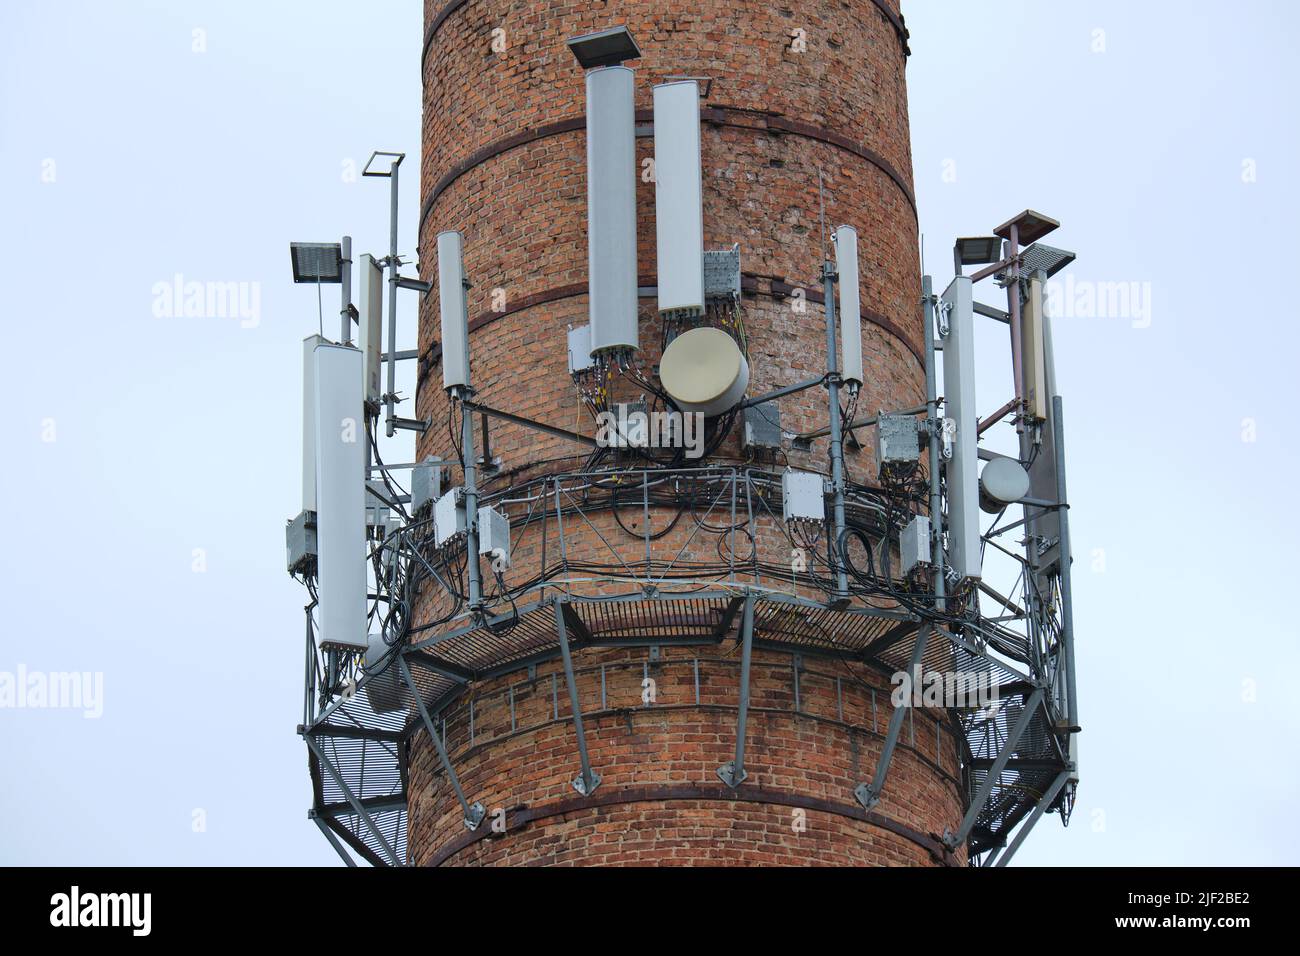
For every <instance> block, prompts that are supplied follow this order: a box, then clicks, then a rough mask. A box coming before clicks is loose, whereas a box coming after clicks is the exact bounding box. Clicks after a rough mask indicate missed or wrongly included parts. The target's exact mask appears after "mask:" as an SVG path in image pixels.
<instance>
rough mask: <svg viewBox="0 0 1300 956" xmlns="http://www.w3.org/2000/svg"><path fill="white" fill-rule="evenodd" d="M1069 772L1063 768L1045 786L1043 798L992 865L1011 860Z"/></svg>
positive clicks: (1068, 775)
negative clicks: (1046, 786) (1048, 785)
mask: <svg viewBox="0 0 1300 956" xmlns="http://www.w3.org/2000/svg"><path fill="white" fill-rule="evenodd" d="M1071 773H1073V771H1071V770H1063V771H1061V773H1060V774H1058V775H1057V778H1056V780H1055V781H1053V783H1052V785H1051V786H1050V787H1048V788H1047V792H1046V793H1045V794H1043V799H1041V800H1039V801H1038V806H1036V807H1034V812H1033V813H1031V814H1030V815H1029V819H1028V820H1026V821H1025V822H1024V824H1023V825H1022V826H1021V827H1020V830H1019V832H1017V833H1016V838H1015V839H1014V840H1012V841H1011V845H1010V846H1009V847H1007V848H1006V849H1005V850H1003V851H1002V854H1001V855H1000V856H998V857H997V858H996V859H995V861H994V863H993V865H994V866H1006V865H1007V864H1008V863H1010V862H1011V858H1012V857H1013V856H1015V855H1016V851H1017V850H1019V849H1020V844H1022V843H1024V842H1025V837H1027V836H1029V831H1030V830H1032V829H1033V828H1034V827H1035V826H1036V825H1037V824H1038V821H1039V820H1040V819H1041V818H1042V816H1043V814H1044V813H1046V812H1047V808H1048V807H1050V806H1051V805H1052V803H1053V802H1054V801H1055V800H1056V795H1057V794H1058V793H1060V792H1061V788H1062V787H1064V786H1065V784H1066V781H1068V780H1069V779H1070V774H1071Z"/></svg>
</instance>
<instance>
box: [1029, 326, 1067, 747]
mask: <svg viewBox="0 0 1300 956" xmlns="http://www.w3.org/2000/svg"><path fill="white" fill-rule="evenodd" d="M1042 327H1043V383H1044V384H1043V387H1044V389H1046V392H1047V396H1048V397H1047V401H1048V402H1049V405H1048V412H1049V414H1048V420H1047V421H1046V422H1045V423H1044V425H1043V428H1042V430H1041V435H1042V442H1043V443H1042V446H1041V447H1040V448H1039V449H1038V454H1037V455H1035V456H1034V461H1033V463H1032V464H1031V465H1030V466H1029V494H1030V495H1031V496H1032V497H1034V498H1041V499H1042V500H1043V501H1055V500H1056V495H1057V484H1056V432H1055V424H1056V423H1055V422H1053V421H1052V420H1051V414H1050V411H1051V406H1050V401H1051V396H1053V395H1056V394H1057V391H1056V364H1055V361H1054V357H1053V355H1052V320H1051V318H1050V317H1048V315H1047V313H1046V312H1043V313H1042ZM1029 533H1030V534H1031V535H1032V536H1033V537H1034V539H1035V543H1036V547H1034V548H1033V549H1031V551H1030V553H1031V555H1032V556H1033V558H1034V560H1035V564H1036V567H1037V571H1038V575H1039V578H1038V588H1039V591H1040V593H1043V594H1047V593H1049V592H1048V583H1049V582H1048V576H1049V575H1051V574H1053V573H1055V572H1056V571H1057V569H1058V568H1057V563H1058V562H1059V561H1060V559H1061V515H1060V512H1059V511H1054V510H1053V511H1043V512H1040V513H1038V514H1036V515H1034V517H1033V518H1032V519H1031V520H1030V522H1029ZM1071 739H1073V738H1071Z"/></svg>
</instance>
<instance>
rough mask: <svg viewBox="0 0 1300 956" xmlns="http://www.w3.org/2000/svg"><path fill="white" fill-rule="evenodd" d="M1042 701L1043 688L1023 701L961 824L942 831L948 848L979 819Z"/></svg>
mask: <svg viewBox="0 0 1300 956" xmlns="http://www.w3.org/2000/svg"><path fill="white" fill-rule="evenodd" d="M1042 702H1043V689H1042V688H1041V687H1039V688H1036V689H1035V690H1034V692H1033V693H1032V694H1031V695H1030V696H1029V700H1028V701H1026V702H1025V709H1024V711H1023V712H1022V713H1021V714H1020V719H1019V720H1017V721H1016V723H1015V726H1014V727H1012V728H1011V729H1010V730H1009V731H1008V732H1007V739H1006V740H1005V741H1003V743H1002V749H1001V751H1000V752H999V753H998V757H997V759H996V760H994V761H993V766H991V767H989V769H988V772H987V773H986V774H985V775H984V782H983V783H982V784H980V788H979V790H978V791H977V792H976V794H975V796H974V797H973V798H971V802H970V807H968V808H967V810H966V816H965V817H963V818H962V821H961V826H960V827H958V828H957V832H956V833H953V832H952V831H951V830H946V831H944V834H943V842H944V843H945V844H947V846H948V847H949V848H950V849H954V850H955V849H956V848H957V847H959V846H961V845H962V844H963V843H965V842H966V838H967V837H968V836H970V831H971V830H972V829H973V828H974V826H975V822H976V821H977V820H978V819H979V815H980V811H982V810H983V809H984V804H985V802H987V801H988V798H989V795H990V794H991V793H992V792H993V788H994V787H995V786H997V782H998V780H999V779H1001V777H1002V771H1003V770H1005V769H1006V766H1007V761H1008V760H1010V759H1011V755H1012V754H1013V753H1015V750H1016V744H1018V743H1020V738H1021V736H1022V735H1023V734H1024V732H1025V730H1026V729H1027V728H1028V727H1029V723H1030V721H1032V720H1033V719H1034V714H1035V712H1036V711H1037V710H1038V708H1039V707H1040V706H1041V705H1042Z"/></svg>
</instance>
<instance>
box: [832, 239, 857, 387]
mask: <svg viewBox="0 0 1300 956" xmlns="http://www.w3.org/2000/svg"><path fill="white" fill-rule="evenodd" d="M835 269H836V271H837V272H838V273H839V275H840V281H839V286H840V377H841V378H843V379H844V381H846V382H856V383H857V384H859V385H861V384H862V303H861V301H860V295H861V292H860V291H859V286H858V231H857V230H856V229H854V228H853V227H852V226H840V227H839V228H838V229H836V230H835Z"/></svg>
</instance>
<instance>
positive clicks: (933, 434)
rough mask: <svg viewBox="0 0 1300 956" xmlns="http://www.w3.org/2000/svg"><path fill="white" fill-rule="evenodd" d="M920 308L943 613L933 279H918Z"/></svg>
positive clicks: (937, 604)
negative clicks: (923, 332) (919, 282)
mask: <svg viewBox="0 0 1300 956" xmlns="http://www.w3.org/2000/svg"><path fill="white" fill-rule="evenodd" d="M921 296H922V300H921V303H922V308H923V310H924V312H925V316H924V319H925V322H924V324H925V408H926V413H925V415H926V420H927V426H928V430H929V433H930V563H931V564H933V565H934V609H935V610H936V611H938V612H940V613H942V612H943V611H944V609H945V607H946V604H947V601H946V599H945V596H944V595H945V593H946V591H947V578H946V576H945V575H944V568H943V501H942V493H941V491H940V484H939V469H941V468H942V467H943V451H942V449H941V447H940V441H939V432H940V429H941V428H942V423H941V422H940V421H939V387H938V384H937V383H938V379H937V377H936V373H935V368H934V353H935V343H934V307H935V303H936V302H937V299H936V297H935V294H934V280H933V279H931V278H930V277H929V276H923V277H922V279H921Z"/></svg>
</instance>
